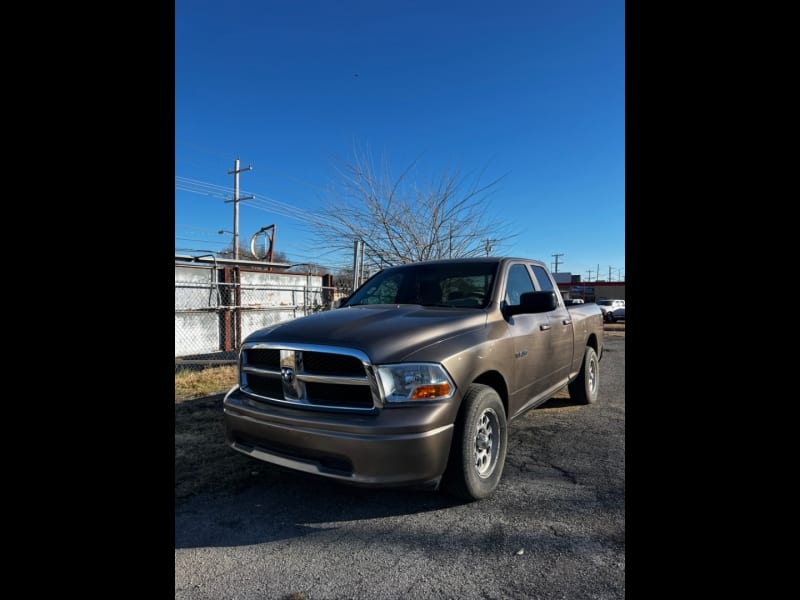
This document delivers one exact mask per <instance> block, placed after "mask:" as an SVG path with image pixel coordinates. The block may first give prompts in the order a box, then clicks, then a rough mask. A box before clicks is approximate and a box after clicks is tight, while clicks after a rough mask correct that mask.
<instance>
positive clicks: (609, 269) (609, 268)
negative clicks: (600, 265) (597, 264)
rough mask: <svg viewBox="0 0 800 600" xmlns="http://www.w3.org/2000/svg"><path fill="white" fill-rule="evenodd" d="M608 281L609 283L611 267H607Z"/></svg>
mask: <svg viewBox="0 0 800 600" xmlns="http://www.w3.org/2000/svg"><path fill="white" fill-rule="evenodd" d="M608 280H609V281H611V265H608Z"/></svg>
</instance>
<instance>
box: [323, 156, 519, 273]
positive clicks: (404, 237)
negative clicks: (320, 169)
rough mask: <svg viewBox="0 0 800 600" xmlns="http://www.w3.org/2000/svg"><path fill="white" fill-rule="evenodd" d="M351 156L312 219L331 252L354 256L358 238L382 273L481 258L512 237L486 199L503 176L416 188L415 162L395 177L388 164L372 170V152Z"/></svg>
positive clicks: (452, 179)
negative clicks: (421, 264)
mask: <svg viewBox="0 0 800 600" xmlns="http://www.w3.org/2000/svg"><path fill="white" fill-rule="evenodd" d="M353 155H354V158H353V160H352V161H341V164H340V166H339V168H338V174H339V179H338V181H337V182H336V183H335V184H334V187H333V188H332V189H331V192H330V196H329V197H328V198H327V202H326V204H325V207H324V208H323V209H322V210H321V211H319V213H318V216H317V219H316V222H315V226H316V227H315V230H316V235H317V237H318V238H319V241H320V242H321V243H322V244H323V245H325V246H326V247H328V248H330V249H332V250H333V249H340V250H342V251H345V252H352V249H353V240H355V239H361V240H363V241H364V243H365V252H364V254H365V263H366V264H367V265H369V266H372V267H376V268H382V267H384V266H387V265H395V264H401V263H407V262H416V261H420V260H434V259H439V258H448V257H453V258H456V257H467V256H482V255H486V254H487V253H488V250H487V248H489V242H491V247H492V248H495V249H498V248H501V247H502V245H503V242H504V241H507V240H509V239H511V238H512V237H514V236H513V234H511V233H509V232H508V231H509V225H508V224H507V223H505V222H503V221H501V220H499V219H497V218H495V217H494V216H492V215H491V214H490V213H489V207H490V205H489V203H488V202H487V199H488V198H489V196H490V195H491V193H492V192H493V190H494V187H495V186H496V184H497V183H498V182H499V181H500V180H501V179H502V177H501V178H498V179H495V180H493V181H491V182H489V183H487V184H482V183H481V181H480V180H481V175H482V173H481V174H479V176H478V177H476V178H474V179H473V180H472V181H469V182H468V181H466V180H465V178H462V177H461V175H460V173H459V171H458V170H455V171H448V172H445V173H443V174H442V175H441V176H440V177H438V178H433V179H432V180H431V182H430V183H429V184H427V185H424V186H419V185H418V184H417V183H416V182H415V181H413V180H412V173H413V172H414V170H415V168H416V167H417V163H418V159H416V160H414V161H412V163H411V164H410V165H408V167H406V168H405V169H404V170H403V172H402V173H400V175H399V176H398V177H396V178H395V177H393V176H392V174H391V172H390V169H389V166H388V163H387V161H385V160H384V161H383V162H382V167H381V169H380V170H379V171H378V170H376V169H375V167H374V163H373V160H372V157H371V155H370V153H369V151H365V152H360V151H358V150H357V149H356V150H354V152H353Z"/></svg>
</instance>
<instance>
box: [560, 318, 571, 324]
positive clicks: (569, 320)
mask: <svg viewBox="0 0 800 600" xmlns="http://www.w3.org/2000/svg"><path fill="white" fill-rule="evenodd" d="M561 322H562V323H563V324H564V325H569V324H570V323H572V319H564V320H563V321H561Z"/></svg>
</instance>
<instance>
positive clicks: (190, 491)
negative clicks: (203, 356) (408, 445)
mask: <svg viewBox="0 0 800 600" xmlns="http://www.w3.org/2000/svg"><path fill="white" fill-rule="evenodd" d="M612 328H614V329H612ZM606 329H607V338H606V354H605V356H604V358H603V360H602V361H601V363H600V367H601V383H600V386H601V387H600V399H599V400H598V403H597V404H594V405H591V406H577V405H575V404H573V403H572V402H571V401H570V400H569V398H568V396H567V395H566V394H558V395H557V396H556V397H554V398H553V399H552V400H550V401H549V402H547V403H546V404H544V405H543V406H541V407H540V408H537V409H535V410H533V411H530V412H529V413H527V414H526V415H524V416H523V417H521V418H520V419H517V420H516V421H514V422H513V423H512V424H511V426H510V430H509V442H508V443H509V451H508V458H507V462H506V469H505V472H504V474H503V480H502V481H501V483H500V486H499V487H498V489H497V490H496V492H495V494H494V495H493V496H491V497H490V498H487V499H485V500H483V501H480V502H473V503H463V502H459V501H456V500H454V499H452V498H450V497H448V496H445V495H444V494H440V493H436V492H423V491H415V490H366V489H361V488H352V487H348V486H343V485H339V484H335V483H331V482H328V481H321V480H317V479H313V478H311V477H308V476H305V475H302V474H298V473H294V472H289V471H283V470H280V469H277V468H275V467H272V466H271V465H268V464H266V463H261V462H259V461H256V460H254V459H252V458H249V457H247V456H243V455H240V454H238V453H236V452H234V451H233V450H230V449H229V448H228V447H227V446H226V445H225V443H224V439H223V428H222V427H223V426H222V395H221V394H220V395H216V396H211V397H205V398H199V399H194V400H188V401H185V402H180V403H176V405H175V454H176V456H175V544H176V545H175V597H176V598H191V599H199V598H223V597H224V598H278V599H282V598H295V599H308V600H314V599H317V598H431V597H435V598H602V599H605V598H608V599H610V598H615V599H616V598H624V596H625V432H624V427H625V389H624V370H625V338H624V335H625V334H624V324H611V325H607V326H606Z"/></svg>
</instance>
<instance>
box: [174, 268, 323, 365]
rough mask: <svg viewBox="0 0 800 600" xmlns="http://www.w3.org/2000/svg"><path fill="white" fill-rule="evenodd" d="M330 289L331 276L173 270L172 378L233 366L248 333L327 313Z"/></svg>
mask: <svg viewBox="0 0 800 600" xmlns="http://www.w3.org/2000/svg"><path fill="white" fill-rule="evenodd" d="M331 283H332V282H331V278H330V276H320V275H311V274H305V273H286V272H270V271H266V270H255V269H245V268H241V267H236V266H234V267H229V266H225V267H220V266H205V265H203V266H200V265H197V266H196V265H179V264H176V265H175V372H176V373H177V372H178V371H180V370H185V369H201V368H204V367H206V366H211V365H223V364H235V363H236V359H237V356H238V351H239V348H240V346H241V344H242V341H243V340H244V338H246V337H247V336H248V335H249V334H250V333H252V332H254V331H256V330H258V329H261V328H263V327H268V326H270V325H274V324H276V323H280V322H283V321H289V320H292V319H296V318H298V317H302V316H305V315H309V314H312V313H315V312H319V311H321V310H328V309H330V308H331V307H332V304H333V300H334V296H335V289H334V288H333V286H332V285H330V284H331ZM326 284H327V285H326Z"/></svg>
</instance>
